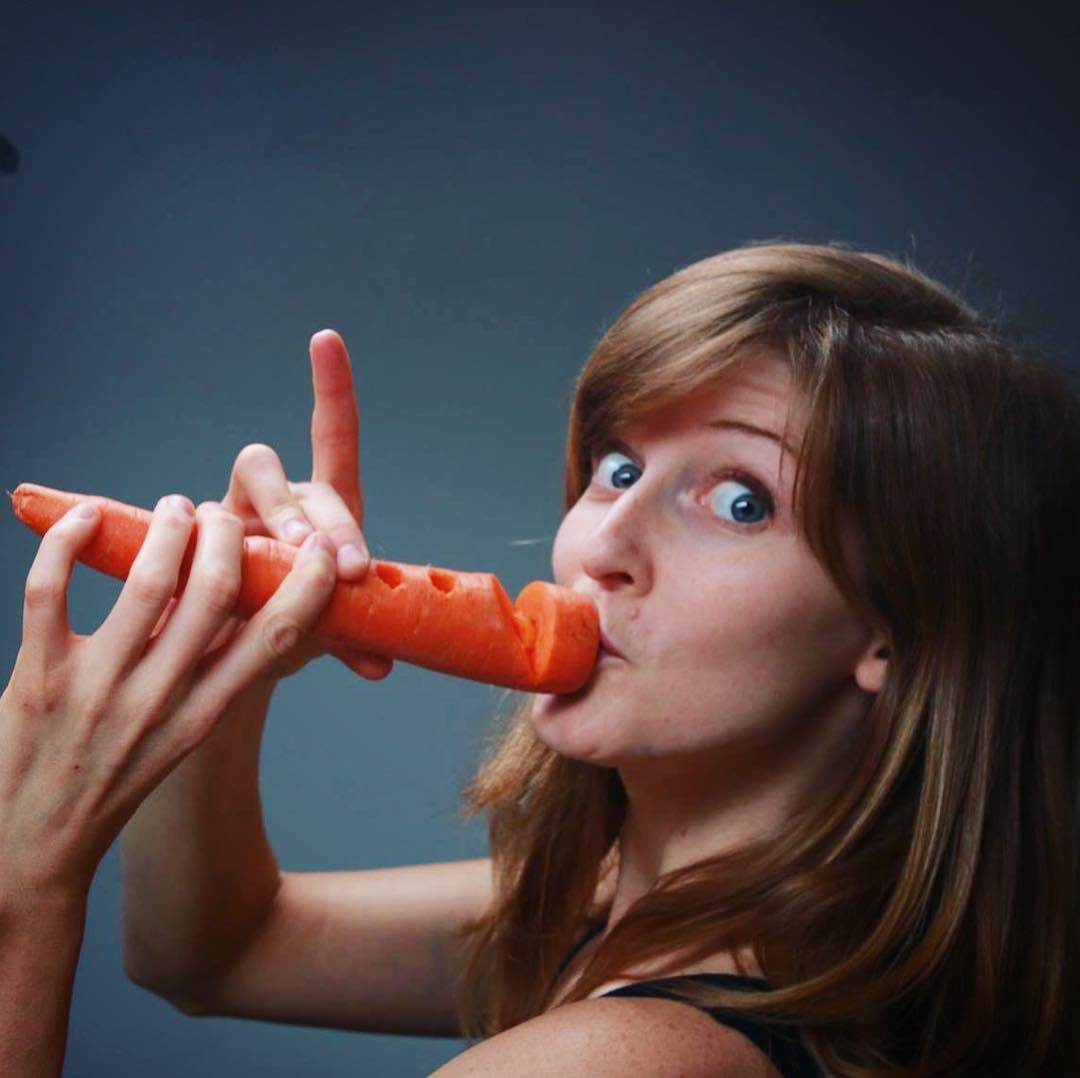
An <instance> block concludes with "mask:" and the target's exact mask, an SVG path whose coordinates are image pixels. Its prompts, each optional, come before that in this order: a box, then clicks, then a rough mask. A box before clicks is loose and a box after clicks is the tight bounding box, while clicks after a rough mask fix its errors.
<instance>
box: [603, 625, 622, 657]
mask: <svg viewBox="0 0 1080 1078" xmlns="http://www.w3.org/2000/svg"><path fill="white" fill-rule="evenodd" d="M605 655H613V656H614V657H615V658H616V659H624V660H625V658H626V656H625V655H623V653H622V652H621V651H619V649H618V648H617V647H615V645H614V644H613V643H612V642H611V641H610V640H609V639H608V636H607V634H606V633H605V632H604V631H603V630H601V631H600V648H599V651H598V653H597V658H601V659H602V658H603V657H604V656H605Z"/></svg>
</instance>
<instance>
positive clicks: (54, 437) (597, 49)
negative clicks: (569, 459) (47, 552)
mask: <svg viewBox="0 0 1080 1078" xmlns="http://www.w3.org/2000/svg"><path fill="white" fill-rule="evenodd" d="M1038 8H1039V5H1034V6H1031V5H1029V6H1028V7H1026V8H1025V9H1024V12H1023V17H1022V18H1019V13H1018V11H1017V9H1016V8H1015V7H1013V8H1008V7H1006V8H1003V9H1000V10H999V9H993V8H988V7H986V6H985V5H980V6H978V7H976V6H974V5H972V6H971V7H970V8H966V7H963V6H961V5H956V4H949V5H927V6H926V7H925V9H922V10H920V8H919V6H918V5H907V4H904V5H888V6H884V5H873V4H859V3H855V2H853V0H849V2H840V0H818V2H816V3H811V4H805V3H791V2H778V0H772V2H770V3H768V4H754V3H722V2H714V3H708V4H700V3H699V4H695V3H679V2H673V3H670V4H664V5H646V4H635V3H628V2H626V0H623V2H621V3H610V2H604V3H585V4H583V3H580V2H578V3H573V4H566V3H562V2H556V0H543V2H529V3H512V2H511V3H505V2H504V3H499V4H496V3H475V2H474V3H469V2H463V3H454V4H451V3H434V2H432V3H417V2H415V0H399V2H396V3H393V4H390V3H338V4H330V3H322V2H314V0H313V2H309V3H307V4H290V5H281V4H275V3H269V4H267V3H261V4H247V3H233V4H209V3H204V4H178V3H173V2H158V3H153V4H145V3H134V2H133V3H103V4H81V5H74V4H71V5H64V4H57V3H49V2H48V0H45V2H42V3H38V4H35V5H18V6H16V5H5V12H4V19H3V26H2V28H0V131H2V132H3V134H4V136H5V137H6V138H7V139H8V140H9V141H10V143H11V144H12V145H13V146H14V147H15V148H17V150H18V151H19V152H20V154H21V158H20V161H19V165H18V168H17V170H16V171H14V172H10V171H9V172H7V173H6V174H5V173H0V251H2V254H3V258H2V262H0V279H2V288H0V304H2V310H0V313H2V319H0V359H2V375H0V379H2V380H0V407H2V409H3V413H2V419H3V422H2V423H0V460H2V463H3V475H2V477H0V481H2V483H3V485H4V486H5V487H7V488H8V489H13V488H14V487H15V485H16V484H17V483H19V482H23V481H32V482H38V483H44V484H46V485H49V486H56V487H61V488H65V489H70V490H80V491H88V492H94V493H100V494H107V495H110V496H112V497H116V498H119V499H121V500H124V501H128V502H132V503H136V504H140V505H144V506H148V507H149V506H152V505H153V504H154V502H155V501H156V500H157V498H158V497H159V496H160V495H161V494H163V493H166V492H169V491H182V492H184V493H185V494H187V495H189V496H190V497H191V498H192V499H193V500H195V501H196V502H198V501H201V500H203V499H206V498H220V497H221V496H223V495H224V493H225V490H226V487H227V482H228V477H229V470H230V467H231V464H232V461H233V459H234V457H235V456H236V454H237V452H238V451H239V450H240V449H241V448H242V447H243V446H244V445H245V444H247V443H248V442H252V441H263V442H268V443H270V444H271V445H273V446H274V447H275V448H276V449H277V450H278V452H279V453H280V455H281V457H282V459H283V460H284V462H285V466H286V469H287V471H288V473H289V475H290V477H291V478H293V479H306V478H309V476H310V465H311V462H310V456H309V419H310V408H311V386H310V372H309V361H308V357H307V341H308V338H309V336H310V334H311V333H312V332H313V331H315V330H317V329H319V328H321V327H324V326H333V327H335V328H337V329H339V330H340V331H341V332H342V333H343V334H344V335H345V338H346V341H347V342H348V343H349V345H350V346H351V351H352V356H353V363H354V370H355V373H356V380H357V387H358V394H359V400H360V407H361V420H362V455H363V480H364V484H365V493H366V499H367V520H366V527H365V530H366V534H367V536H368V539H369V542H370V545H371V548H372V551H373V552H374V553H375V554H376V555H377V556H382V557H387V558H391V559H395V560H401V561H412V562H417V563H426V562H431V563H434V564H436V565H446V566H450V567H455V568H461V569H471V570H490V571H492V572H495V573H497V574H498V576H499V577H500V579H501V580H502V581H503V582H504V584H505V585H506V587H507V590H508V591H509V592H510V593H511V595H516V593H517V591H518V590H519V589H520V588H521V587H522V586H523V585H524V584H525V583H527V582H528V581H529V580H532V579H534V578H538V577H545V578H547V577H550V555H551V550H550V544H551V538H552V536H553V534H554V532H555V529H556V527H557V525H558V520H559V516H560V513H561V501H560V493H561V483H562V472H561V462H562V454H563V444H564V437H565V424H566V417H567V410H568V404H569V400H570V392H571V388H572V382H573V379H574V376H575V375H576V373H577V371H578V370H579V368H580V366H581V364H582V362H583V361H584V359H585V357H586V355H587V354H588V352H589V350H590V348H591V346H592V345H593V344H594V343H595V341H596V339H597V337H598V336H599V334H600V332H601V331H602V329H603V327H604V326H605V324H606V323H607V322H609V321H610V320H611V319H612V318H613V317H614V316H615V315H616V314H617V313H618V312H619V310H620V309H622V308H623V307H624V306H625V305H626V304H627V303H628V302H629V300H630V299H631V298H632V297H633V296H634V295H635V294H636V293H638V292H639V291H640V290H641V289H643V288H644V287H646V286H647V285H649V284H650V283H652V282H653V281H655V280H657V279H659V278H661V277H663V276H665V275H667V274H668V273H670V272H671V271H673V270H675V269H676V268H678V267H680V266H682V265H685V264H686V263H688V262H691V261H693V260H695V259H697V258H700V257H703V256H705V255H708V254H711V253H714V252H716V251H719V250H722V249H724V248H727V247H731V246H735V245H737V244H739V243H742V242H744V241H746V240H752V239H757V240H760V239H767V238H787V239H796V240H807V241H829V240H839V241H844V242H848V243H851V244H854V245H856V246H860V247H866V248H871V249H877V250H882V251H887V252H891V253H893V254H896V255H900V256H914V258H915V260H916V262H917V264H919V265H920V266H921V267H922V268H924V269H926V270H927V271H928V272H930V273H931V274H933V275H935V276H937V277H939V278H940V279H942V280H944V281H945V282H946V283H948V284H950V285H952V286H954V287H957V288H960V289H962V290H963V292H964V294H965V295H966V296H967V297H968V298H969V299H970V300H971V301H972V302H973V303H975V304H976V306H979V307H981V308H982V309H984V310H986V311H988V312H992V313H995V314H999V315H1003V316H1004V317H1005V318H1006V320H1008V321H1010V322H1011V323H1012V324H1013V325H1015V326H1016V327H1017V328H1018V329H1020V330H1021V331H1022V332H1023V334H1024V335H1025V338H1026V339H1027V341H1028V342H1029V343H1031V344H1033V345H1036V346H1039V347H1042V348H1044V349H1046V350H1047V351H1049V352H1050V353H1051V354H1052V355H1053V356H1054V357H1055V358H1056V359H1057V360H1058V361H1060V362H1061V363H1062V364H1072V363H1075V356H1074V354H1072V353H1071V352H1070V349H1071V348H1072V346H1073V343H1074V340H1075V336H1074V329H1075V296H1076V293H1077V285H1078V279H1077V277H1078V275H1077V271H1076V262H1075V240H1076V236H1077V227H1076V226H1077V209H1076V190H1077V180H1078V178H1080V177H1078V169H1077V163H1078V152H1077V143H1076V138H1075V133H1076V130H1077V109H1076V103H1075V99H1074V96H1073V89H1072V85H1071V82H1070V79H1071V75H1070V74H1069V72H1070V70H1071V60H1072V59H1073V58H1075V52H1076V46H1077V32H1076V26H1077V24H1076V17H1075V15H1070V16H1065V15H1064V14H1062V13H1059V14H1058V15H1056V16H1053V18H1051V16H1050V15H1049V14H1045V13H1043V14H1040V13H1039V10H1038ZM1063 10H1064V9H1062V11H1063ZM1066 17H1067V18H1069V19H1071V20H1072V21H1071V22H1069V23H1068V24H1066V22H1065V21H1063V20H1064V19H1065V18H1066ZM10 163H11V162H10V160H9V167H10ZM923 508H924V507H923ZM923 508H920V507H919V506H915V505H913V506H912V512H920V511H923ZM0 542H2V543H3V553H4V556H3V558H2V559H0V588H2V590H3V597H4V603H5V604H6V610H7V614H6V616H5V617H4V618H3V619H0V656H2V657H3V659H4V662H5V663H7V664H8V670H10V664H11V663H13V661H14V657H15V654H16V652H17V650H18V643H19V636H20V631H21V608H22V588H23V584H24V581H25V576H26V572H27V570H28V568H29V565H30V562H31V560H32V558H33V555H34V552H35V550H36V548H37V543H38V539H37V537H36V536H35V535H33V534H32V533H30V532H29V531H27V530H26V529H25V528H23V527H22V526H21V525H20V524H18V522H17V521H16V520H15V519H14V517H12V516H9V517H8V519H7V520H6V522H5V523H4V524H3V525H2V529H0ZM119 589H120V584H119V582H118V581H113V580H111V579H109V578H105V577H102V576H100V575H98V574H95V573H93V572H92V571H90V570H88V569H86V568H85V567H81V566H80V567H78V568H77V569H76V573H75V576H74V579H73V583H72V588H71V615H72V621H73V625H74V628H75V629H76V631H78V632H81V633H90V632H92V631H94V629H95V628H96V627H97V626H98V625H99V624H100V622H101V620H102V619H103V618H104V616H105V614H106V613H107V611H108V610H109V608H110V607H111V605H112V603H113V602H114V601H115V599H116V597H117V595H118V594H119ZM7 676H8V675H7V674H5V675H4V677H5V679H6V677H7ZM498 695H499V692H498V690H495V689H492V688H489V687H486V686H483V685H479V684H476V683H472V682H466V681H462V680H459V679H454V678H448V677H444V676H439V675H435V674H433V673H430V672H428V671H424V670H420V669H417V668H415V667H409V666H407V665H404V664H399V665H398V667H397V668H396V669H395V671H394V673H393V674H392V676H391V677H390V678H388V679H387V680H386V681H384V682H380V683H377V684H376V683H371V682H367V681H363V680H361V679H358V678H356V677H354V676H352V675H350V674H349V673H348V671H346V670H345V668H344V667H342V666H341V665H340V664H338V663H336V662H335V661H334V660H332V659H325V658H324V659H321V660H319V661H318V662H316V663H314V664H312V665H311V666H309V667H308V668H307V669H305V670H304V671H302V672H301V673H300V674H299V675H298V676H296V677H295V678H294V679H292V680H291V681H289V682H287V683H285V684H284V685H283V686H281V688H280V689H279V691H278V695H277V697H276V699H275V702H274V705H273V708H272V711H271V718H270V722H269V726H268V729H267V733H266V739H265V744H264V750H263V758H262V771H261V778H262V788H263V795H264V801H265V808H266V819H267V824H268V828H269V832H270V836H271V840H272V842H273V844H274V846H275V849H276V851H277V854H278V856H279V860H280V862H281V865H282V867H283V868H287V869H291V870H297V871H301V870H316V869H317V870H328V869H345V868H358V867H374V866H380V865H397V864H407V863H411V862H419V861H435V860H448V859H454V858H461V857H475V856H482V855H483V854H484V853H486V850H487V840H486V833H485V831H484V827H483V824H482V823H481V822H480V821H473V822H472V823H470V824H468V825H465V824H463V823H462V822H461V821H460V820H459V818H458V817H457V815H456V807H457V794H458V790H459V787H460V786H461V784H462V783H463V782H464V781H465V779H466V778H467V777H468V775H469V773H470V772H471V769H472V767H473V765H474V764H475V762H476V759H477V754H478V752H479V749H480V737H481V732H482V730H483V727H484V724H485V722H486V720H487V719H488V717H489V716H490V714H491V713H492V711H493V709H494V708H495V707H496V706H497V703H498V700H497V697H498ZM117 853H118V844H117V845H114V847H113V848H112V849H111V850H110V852H109V854H108V855H107V856H106V858H105V860H104V861H103V862H102V865H101V867H100V870H99V872H98V874H97V877H96V879H95V882H94V887H93V891H92V894H91V903H90V910H89V919H88V926H87V933H86V939H85V944H84V949H83V954H82V959H81V964H80V967H79V971H78V976H77V980H76V985H75V995H74V1002H73V1008H72V1018H71V1028H70V1037H69V1047H68V1055H67V1062H66V1069H65V1073H66V1074H67V1075H70V1076H72V1078H76V1076H78V1078H97V1076H100V1075H127V1074H130V1075H143V1074H156V1075H161V1076H170V1075H176V1076H181V1075H184V1076H186V1075H189V1074H192V1073H198V1074H201V1075H204V1076H205V1078H211V1076H214V1075H221V1076H226V1075H234V1074H237V1073H259V1074H264V1075H295V1074H325V1075H355V1074H379V1075H397V1074H401V1075H412V1074H421V1073H427V1072H428V1071H430V1070H432V1069H434V1068H435V1067H436V1066H437V1065H439V1064H440V1063H441V1062H443V1061H444V1060H446V1059H448V1058H450V1057H451V1056H452V1055H454V1054H456V1053H457V1052H459V1051H460V1050H461V1049H462V1047H463V1046H464V1044H463V1042H460V1041H455V1040H443V1039H423V1038H415V1039H414V1038H406V1037H394V1036H381V1035H372V1034H351V1033H345V1032H337V1031H331V1030H322V1029H305V1028H298V1027H290V1026H283V1025H273V1024H269V1023H257V1022H248V1021H241V1020H229V1019H202V1020H195V1019H190V1018H186V1017H184V1016H182V1015H180V1014H178V1013H177V1012H176V1011H174V1010H172V1009H171V1008H170V1007H169V1006H168V1005H167V1004H165V1003H163V1002H162V1001H161V1000H160V999H158V998H156V997H155V996H152V995H150V994H148V993H147V992H144V991H142V990H141V989H139V988H137V987H135V986H134V985H132V984H131V983H129V982H128V981H127V980H126V978H125V976H124V973H123V968H122V962H121V951H120V937H119V910H120V901H119V873H118V856H117Z"/></svg>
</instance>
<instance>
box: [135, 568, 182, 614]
mask: <svg viewBox="0 0 1080 1078" xmlns="http://www.w3.org/2000/svg"><path fill="white" fill-rule="evenodd" d="M127 586H128V588H130V590H131V594H132V595H133V596H134V597H135V599H136V600H137V601H138V602H140V603H143V604H145V605H147V606H163V605H164V604H165V603H166V602H168V601H169V599H171V598H172V596H173V592H174V591H176V576H175V575H174V574H173V573H170V572H164V571H162V570H161V569H157V568H153V567H150V566H137V567H136V568H134V569H132V570H131V573H130V574H129V576H128V580H127Z"/></svg>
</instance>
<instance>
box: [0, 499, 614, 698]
mask: <svg viewBox="0 0 1080 1078" xmlns="http://www.w3.org/2000/svg"><path fill="white" fill-rule="evenodd" d="M79 502H91V503H92V504H94V505H96V506H97V507H98V509H99V511H100V514H101V520H100V523H99V524H98V527H97V530H96V531H95V533H94V536H93V539H91V540H90V542H89V543H87V545H86V546H85V547H84V548H83V550H82V552H81V553H80V555H79V561H81V562H83V563H85V564H86V565H89V566H91V567H92V568H94V569H97V570H99V571H100V572H103V573H106V574H108V575H109V576H113V577H117V578H118V579H120V580H126V579H127V575H128V573H129V572H130V571H131V566H132V563H133V562H134V561H135V555H136V554H137V553H138V551H139V548H140V547H141V546H142V544H143V541H144V540H145V539H146V535H147V532H148V531H149V528H150V519H151V516H152V514H151V512H150V510H148V509H142V508H139V507H138V506H134V505H127V504H125V503H124V502H119V501H115V500H114V499H112V498H105V497H100V496H96V495H89V494H77V493H73V492H71V491H64V490H54V489H52V488H51V487H43V486H39V485H38V484H36V483H20V484H19V485H18V486H17V487H16V488H15V491H14V493H13V494H11V503H12V507H13V509H14V511H15V515H16V516H17V517H18V518H19V519H20V520H21V521H22V522H23V523H24V524H26V525H27V526H28V527H30V528H31V529H33V530H34V531H36V532H37V533H38V534H39V535H44V534H45V532H46V531H47V530H48V529H49V528H50V527H51V526H52V525H53V524H54V523H55V522H56V521H58V520H59V519H60V518H61V517H62V516H64V514H65V513H67V512H68V510H70V509H72V508H73V507H74V506H75V505H76V504H77V503H79ZM197 540H198V525H196V526H195V530H194V531H193V533H192V535H191V539H190V541H189V544H188V548H187V550H186V552H185V554H184V558H183V561H182V562H181V566H180V573H179V578H178V581H177V590H176V594H177V595H178V596H179V595H180V594H181V593H182V592H183V590H184V587H185V586H186V584H187V580H188V575H189V574H190V571H191V564H192V560H193V558H194V556H195V544H196V542H197ZM295 557H296V550H295V548H293V547H291V546H289V545H288V544H286V543H282V542H279V541H278V540H276V539H272V538H270V537H269V536H264V535H249V536H247V537H246V538H245V539H244V552H243V557H242V561H241V584H240V596H239V598H238V599H237V602H236V606H235V608H234V609H233V614H234V615H237V616H239V617H243V618H250V617H251V616H252V615H253V614H254V613H255V612H256V611H257V610H258V609H259V608H260V607H262V606H263V604H264V603H266V601H267V600H268V599H269V598H270V596H271V595H273V594H274V592H275V591H276V590H277V588H278V586H279V585H280V584H281V582H282V581H283V580H284V579H285V577H286V576H287V575H288V574H289V571H290V569H291V568H292V563H293V559H294V558H295ZM313 631H314V632H315V633H316V634H317V635H319V636H323V637H326V638H329V639H332V640H334V641H335V642H340V643H348V644H351V645H354V646H356V647H357V648H360V649H363V650H365V651H371V652H373V653H375V654H379V655H385V656H387V657H388V658H392V659H395V660H396V659H400V660H402V661H403V662H407V663H413V664H414V665H416V666H423V667H425V668H427V669H429V670H437V671H439V672H441V673H445V674H452V675H454V676H455V677H463V678H469V679H471V680H473V681H481V682H485V683H487V684H491V685H502V686H504V687H506V688H510V689H519V690H523V691H526V692H550V693H567V692H574V691H575V690H577V689H579V688H581V686H582V685H584V684H585V682H586V680H587V679H588V677H589V675H590V674H591V673H592V670H593V667H594V666H595V664H596V656H597V650H598V647H599V640H600V625H599V616H598V613H597V609H596V606H595V604H594V603H593V602H592V600H590V599H588V598H587V597H586V596H584V595H580V594H578V593H577V592H575V591H572V590H571V589H569V588H563V587H560V586H558V585H557V584H550V583H547V582H546V581H542V580H534V581H532V582H531V583H529V584H527V585H526V586H525V587H524V588H523V589H522V590H521V593H520V594H519V595H518V597H517V601H516V603H511V602H510V598H509V596H508V595H507V594H506V591H505V590H504V589H503V586H502V584H501V583H499V581H498V579H497V578H496V577H495V575H494V574H493V573H466V572H458V571H456V570H452V569H440V568H436V567H434V566H431V565H424V566H420V565H407V564H405V563H404V562H393V561H380V560H378V559H372V562H371V567H370V568H369V570H368V573H367V575H366V576H365V578H364V579H363V580H361V581H359V582H355V583H354V582H349V581H343V580H339V581H338V582H337V584H336V585H335V589H334V593H333V595H332V596H331V598H330V602H329V604H328V605H327V607H326V609H325V610H324V611H323V612H322V614H321V615H320V617H319V620H318V621H317V622H316V623H315V626H314V630H313Z"/></svg>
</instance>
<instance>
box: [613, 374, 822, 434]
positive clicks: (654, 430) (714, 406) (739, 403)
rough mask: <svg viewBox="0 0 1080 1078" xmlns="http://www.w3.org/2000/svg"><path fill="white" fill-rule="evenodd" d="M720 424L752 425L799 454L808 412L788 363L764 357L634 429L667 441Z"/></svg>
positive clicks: (646, 418)
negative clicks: (783, 440) (779, 437)
mask: <svg viewBox="0 0 1080 1078" xmlns="http://www.w3.org/2000/svg"><path fill="white" fill-rule="evenodd" d="M717 419H731V420H737V421H740V422H743V423H750V424H753V425H754V426H757V427H762V428H763V429H765V430H770V431H775V432H776V433H778V434H780V435H782V436H783V435H784V433H785V431H787V432H788V441H789V443H790V444H792V446H793V448H794V449H795V451H796V452H798V446H799V442H800V441H801V438H802V433H803V430H804V428H805V422H806V418H805V410H804V408H803V406H802V402H801V401H800V400H799V398H798V395H797V393H796V391H795V389H794V386H793V383H792V379H791V372H790V369H789V368H788V365H787V363H786V362H785V361H784V360H781V359H777V358H775V357H772V356H768V355H766V356H762V357H758V358H754V359H752V360H747V361H744V362H742V363H740V364H739V365H738V366H735V367H732V368H729V369H728V370H726V371H724V372H723V373H722V374H721V375H719V376H718V379H717V381H716V383H715V384H713V385H710V386H706V387H703V388H701V389H698V390H695V391H694V392H693V393H692V394H690V395H688V396H686V397H683V398H682V399H680V400H677V401H674V402H672V403H670V404H667V405H664V406H663V407H661V408H658V409H657V410H655V411H654V412H652V413H650V414H649V415H647V416H645V417H643V418H642V419H641V420H639V422H638V423H637V424H635V425H634V426H635V428H636V429H637V430H639V431H640V432H641V433H643V434H645V435H646V436H654V437H663V436H665V435H670V434H674V433H677V432H678V431H681V430H692V429H693V430H696V429H699V428H701V427H703V426H704V424H706V423H708V422H710V421H712V420H717Z"/></svg>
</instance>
